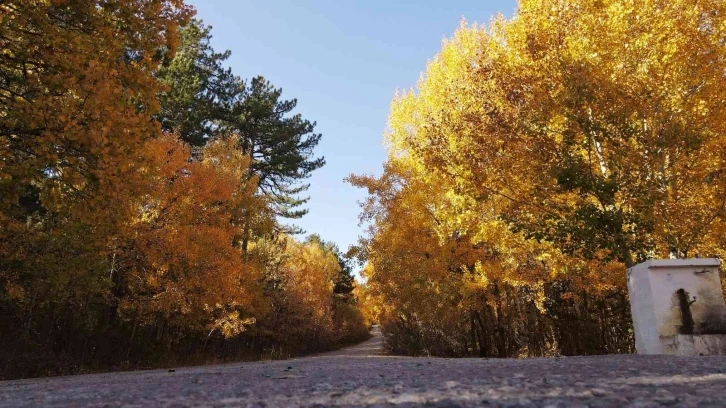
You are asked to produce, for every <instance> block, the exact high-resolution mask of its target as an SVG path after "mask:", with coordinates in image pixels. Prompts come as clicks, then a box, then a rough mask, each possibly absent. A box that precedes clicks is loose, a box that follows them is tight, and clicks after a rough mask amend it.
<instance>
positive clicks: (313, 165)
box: [230, 77, 325, 218]
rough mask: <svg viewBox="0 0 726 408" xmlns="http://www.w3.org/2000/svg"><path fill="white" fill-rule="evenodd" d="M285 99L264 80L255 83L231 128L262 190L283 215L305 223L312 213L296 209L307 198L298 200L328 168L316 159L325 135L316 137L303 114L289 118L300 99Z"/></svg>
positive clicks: (313, 126)
mask: <svg viewBox="0 0 726 408" xmlns="http://www.w3.org/2000/svg"><path fill="white" fill-rule="evenodd" d="M281 96H282V89H279V88H277V89H276V88H274V87H273V86H272V84H270V82H269V81H267V80H266V79H264V78H263V77H256V78H253V79H252V81H251V83H250V85H249V87H248V88H247V90H246V94H245V97H244V98H242V100H241V101H240V103H239V105H238V106H237V107H236V108H235V109H236V110H235V113H236V112H240V113H239V114H238V116H237V118H236V119H235V121H234V122H233V123H232V124H231V125H230V126H231V129H233V131H234V132H235V133H236V134H238V135H239V136H240V148H241V149H242V151H243V152H245V153H246V154H249V155H250V156H251V157H252V163H251V167H250V173H251V174H252V175H254V176H256V177H257V178H258V180H259V186H260V191H261V192H262V193H263V194H267V195H269V196H271V197H272V199H273V202H274V203H275V205H276V211H277V213H278V215H280V216H283V217H286V218H300V217H302V216H303V215H305V214H306V213H307V211H306V210H296V208H297V207H299V206H300V205H302V204H304V203H306V202H307V199H305V198H299V197H296V196H297V195H298V194H300V193H302V192H304V191H305V190H307V189H308V188H309V184H302V185H301V184H299V183H300V182H301V181H302V180H305V179H306V178H308V177H310V174H311V173H312V172H313V171H314V170H317V169H319V168H320V167H322V166H323V165H325V159H324V158H322V157H319V158H313V149H314V148H315V146H317V145H318V143H319V142H320V138H321V137H322V135H320V134H315V133H313V131H314V128H315V123H311V122H309V121H308V120H305V119H303V118H302V116H301V115H300V114H295V115H292V116H289V114H290V113H291V112H292V111H293V110H294V109H295V107H296V106H297V100H295V99H292V100H280V97H281Z"/></svg>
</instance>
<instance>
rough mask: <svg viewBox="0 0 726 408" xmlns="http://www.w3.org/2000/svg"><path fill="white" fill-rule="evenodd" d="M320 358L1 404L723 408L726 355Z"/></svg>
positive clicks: (129, 375)
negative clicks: (526, 357) (662, 407)
mask: <svg viewBox="0 0 726 408" xmlns="http://www.w3.org/2000/svg"><path fill="white" fill-rule="evenodd" d="M381 346H382V339H381V336H380V333H379V332H376V333H375V336H374V337H373V338H372V339H371V340H369V341H368V342H366V343H363V344H360V345H358V346H356V347H352V348H349V349H345V350H341V351H337V352H332V353H326V354H321V355H318V356H312V357H306V358H299V359H293V360H284V361H272V362H252V363H236V364H225V365H216V366H204V367H187V368H177V369H175V370H174V371H173V372H169V371H168V370H153V371H136V372H124V373H109V374H93V375H80V376H71V377H60V378H49V379H31V380H16V381H6V382H0V407H247V406H250V407H291V406H308V407H321V406H343V407H354V406H380V407H388V406H397V407H399V406H400V407H411V406H434V407H459V406H463V407H469V406H549V407H570V406H583V407H584V406H590V407H604V406H618V407H620V406H632V407H651V406H679V407H681V406H686V407H689V406H693V407H695V406H714V407H715V406H719V407H723V406H726V357H688V358H687V357H671V356H634V355H622V356H597V357H566V358H552V359H524V360H517V359H439V358H425V357H423V358H410V357H393V356H385V355H383V354H382V352H381Z"/></svg>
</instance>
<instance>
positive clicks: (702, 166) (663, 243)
mask: <svg viewBox="0 0 726 408" xmlns="http://www.w3.org/2000/svg"><path fill="white" fill-rule="evenodd" d="M724 38H726V5H725V3H723V2H721V1H711V0H696V1H691V0H688V1H686V0H675V1H645V0H577V1H572V0H546V1H543V0H521V1H520V2H519V9H518V12H517V13H516V16H515V17H513V18H512V19H509V20H507V19H505V18H503V17H501V16H499V17H496V18H494V19H493V20H492V21H491V23H490V24H489V25H487V26H479V25H467V24H466V23H463V24H462V26H461V27H460V28H459V30H458V31H457V32H456V34H455V35H454V37H453V38H451V39H450V40H447V41H445V42H444V44H443V48H442V50H441V52H440V53H439V54H438V55H437V56H436V57H435V58H434V59H433V60H432V61H430V63H429V64H428V66H427V68H426V71H425V73H424V75H423V76H422V78H421V79H420V81H419V83H418V85H417V87H416V89H414V90H410V91H408V92H403V93H401V94H399V95H397V96H396V98H395V99H394V101H393V103H392V107H391V113H390V118H389V128H388V129H389V130H388V131H387V134H386V142H387V144H388V146H389V159H388V162H387V164H386V165H385V169H384V170H385V171H384V174H383V175H382V176H381V177H371V176H351V178H350V181H351V182H352V183H353V184H354V185H357V186H360V187H363V188H367V189H368V192H369V198H368V200H367V201H366V202H364V204H363V213H362V216H361V220H362V221H363V222H368V223H369V224H370V234H369V235H368V237H367V238H365V239H363V240H362V242H361V244H360V246H359V248H358V255H359V257H360V258H361V260H362V261H364V262H366V267H365V270H364V274H365V275H366V276H367V279H368V289H369V291H370V293H369V295H370V296H371V297H372V298H373V299H376V302H377V304H376V309H377V311H378V314H379V316H380V319H381V321H382V324H383V330H384V333H385V335H386V340H387V343H388V346H389V348H391V349H392V350H393V351H395V352H397V353H404V354H432V355H439V356H482V357H491V356H494V357H516V356H550V355H558V354H566V355H575V354H601V353H627V352H632V351H633V334H632V328H631V318H630V311H629V304H628V298H627V289H626V273H625V269H626V267H629V266H632V265H634V264H636V263H639V262H642V261H644V260H647V259H650V258H668V257H698V256H701V257H710V256H720V255H721V254H723V252H724V251H723V249H724V248H726V246H725V244H726V242H725V241H724V236H725V235H724V232H725V231H726V222H725V221H726V220H725V215H726V109H724V107H725V106H724V101H725V100H726V86H724V72H726V47H725V43H724Z"/></svg>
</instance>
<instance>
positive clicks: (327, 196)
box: [188, 0, 516, 252]
mask: <svg viewBox="0 0 726 408" xmlns="http://www.w3.org/2000/svg"><path fill="white" fill-rule="evenodd" d="M188 3H190V4H191V5H193V6H194V7H195V8H196V9H197V17H198V18H201V19H202V20H203V21H204V22H205V23H206V24H207V25H211V26H212V27H213V29H212V35H213V38H212V46H213V47H214V48H215V50H217V51H223V50H230V51H232V56H231V57H230V59H229V60H228V65H229V66H230V67H231V68H232V71H233V72H234V73H235V74H236V75H238V76H240V77H242V78H252V77H254V76H257V75H262V76H264V77H266V78H267V79H268V80H270V81H271V82H272V83H273V85H275V86H276V87H279V88H282V90H283V93H282V96H283V99H292V98H295V99H297V100H298V106H297V109H296V112H297V113H300V114H302V116H303V118H306V119H308V120H311V121H315V122H317V127H316V133H322V135H323V138H322V141H321V142H320V144H319V145H318V147H317V149H316V153H317V155H318V156H324V157H325V160H326V162H327V164H326V165H325V166H324V167H323V168H321V169H319V170H317V171H315V172H314V173H313V175H312V177H311V178H310V179H309V180H308V182H309V183H310V184H311V186H310V189H309V190H308V192H307V194H308V195H309V196H310V201H309V202H308V204H307V208H308V209H309V213H308V214H307V215H306V216H305V217H304V218H302V219H300V220H294V224H296V225H298V226H300V227H302V228H303V229H304V230H305V231H306V234H313V233H316V234H319V235H320V236H321V237H322V238H323V239H324V240H326V241H333V242H335V243H336V244H337V245H338V246H339V247H340V249H341V250H343V251H344V252H345V251H346V250H347V249H348V247H349V246H350V245H353V244H355V243H357V241H358V237H359V236H360V235H363V234H364V233H365V231H364V228H363V227H361V226H360V225H359V221H358V215H359V213H360V207H359V205H358V202H359V201H360V200H362V199H363V198H364V197H365V191H363V190H361V189H357V188H354V187H352V186H350V185H348V184H346V183H345V182H344V181H343V179H344V178H345V177H346V176H347V175H349V174H351V173H355V174H374V175H380V174H381V172H382V166H383V163H384V161H385V160H386V150H385V147H384V145H383V132H384V130H385V127H386V120H387V117H388V108H389V105H390V103H391V100H392V98H393V96H394V94H395V92H396V90H397V89H400V90H405V89H409V88H411V87H413V86H414V85H415V84H416V81H417V80H418V78H419V76H420V75H421V72H422V71H423V70H424V69H425V67H426V62H427V61H428V60H430V59H431V58H433V57H434V56H435V55H436V53H437V52H438V51H439V50H440V49H441V41H442V40H443V39H444V38H445V37H450V36H451V35H452V34H453V33H454V31H455V30H456V28H457V27H458V26H459V22H460V21H461V19H462V18H465V19H466V20H467V21H468V22H470V23H473V22H480V23H487V22H489V20H490V19H491V17H492V16H494V15H495V14H497V13H502V14H504V15H505V16H508V17H509V16H511V15H512V14H513V12H514V10H515V8H516V0H419V1H413V0H366V1H360V0H355V1H354V0H188Z"/></svg>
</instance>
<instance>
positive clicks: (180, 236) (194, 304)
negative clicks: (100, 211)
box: [111, 134, 264, 337]
mask: <svg viewBox="0 0 726 408" xmlns="http://www.w3.org/2000/svg"><path fill="white" fill-rule="evenodd" d="M237 143H238V141H237V139H236V138H235V137H229V138H224V139H219V140H215V141H213V142H210V143H209V144H208V145H207V146H205V148H204V149H203V150H202V156H203V157H204V160H203V161H198V160H194V161H192V162H191V163H190V162H189V157H190V155H191V151H190V147H189V146H188V145H186V144H185V143H184V142H181V141H179V140H178V139H177V137H176V136H175V135H171V134H164V135H162V136H161V137H160V138H158V139H156V140H153V141H151V142H149V143H147V151H146V154H148V155H149V161H150V163H151V164H150V165H149V166H148V167H145V168H144V169H143V173H145V176H146V179H147V180H149V184H148V185H147V193H146V194H143V195H140V196H139V197H138V198H137V199H136V200H134V201H132V202H131V203H130V204H131V205H132V206H133V207H134V208H135V209H136V212H137V217H136V219H135V220H134V222H133V224H132V227H131V232H130V234H129V235H128V237H125V239H123V240H122V242H121V243H120V245H119V246H120V248H121V251H120V252H121V253H120V255H119V259H118V261H117V263H116V264H115V265H114V267H113V269H112V271H111V274H112V275H115V276H112V277H113V281H114V284H115V288H116V291H117V292H116V293H117V295H118V296H119V297H120V299H121V302H122V303H121V310H122V314H123V315H124V316H125V317H126V318H127V319H135V320H137V321H140V322H142V323H146V324H158V323H161V324H163V325H164V326H166V327H170V328H176V329H179V330H190V331H192V332H194V331H196V332H201V331H206V332H209V333H210V334H211V333H213V332H215V331H217V330H219V331H220V332H221V333H222V334H223V335H224V336H225V337H231V336H234V335H237V334H239V333H241V332H242V331H244V330H245V325H248V324H251V323H253V322H254V319H253V316H254V315H255V314H256V312H257V310H256V308H257V307H259V305H260V303H262V301H261V296H262V293H261V290H262V288H261V286H260V284H259V282H260V279H261V272H262V270H261V268H260V267H258V265H256V264H255V263H254V262H246V261H245V260H244V259H243V257H242V253H241V249H240V247H239V239H240V231H241V225H243V224H244V221H245V219H244V217H246V216H247V215H248V214H250V213H255V212H257V208H258V207H264V200H263V199H262V198H260V197H256V196H255V194H254V193H255V190H256V189H257V185H256V183H255V180H254V179H252V180H249V181H246V182H245V181H241V180H246V179H247V178H246V177H244V174H243V172H244V171H245V169H247V167H248V165H249V157H247V156H245V155H243V154H241V153H240V152H239V150H238V149H237V148H236V144H237Z"/></svg>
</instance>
